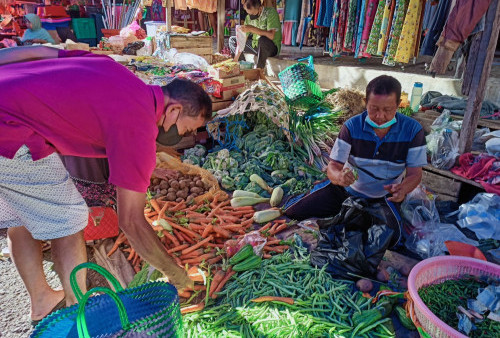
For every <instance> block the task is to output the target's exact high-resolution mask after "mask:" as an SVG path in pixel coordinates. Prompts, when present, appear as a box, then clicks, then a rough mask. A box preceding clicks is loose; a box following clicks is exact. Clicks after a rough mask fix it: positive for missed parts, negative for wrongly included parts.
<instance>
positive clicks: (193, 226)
mask: <svg viewBox="0 0 500 338" xmlns="http://www.w3.org/2000/svg"><path fill="white" fill-rule="evenodd" d="M189 228H190V229H191V230H193V231H203V230H205V227H204V226H203V225H197V224H193V223H190V224H189Z"/></svg>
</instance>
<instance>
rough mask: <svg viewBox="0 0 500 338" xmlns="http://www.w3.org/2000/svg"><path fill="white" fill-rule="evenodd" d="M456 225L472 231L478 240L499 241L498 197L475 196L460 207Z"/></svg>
mask: <svg viewBox="0 0 500 338" xmlns="http://www.w3.org/2000/svg"><path fill="white" fill-rule="evenodd" d="M457 224H458V225H459V226H460V227H462V228H467V229H469V230H471V231H473V232H474V233H475V234H476V236H477V238H478V239H488V238H493V239H497V240H500V196H498V195H496V194H488V193H480V194H477V195H476V196H475V197H474V198H473V199H472V201H470V202H469V203H466V204H462V205H461V206H460V208H459V214H458V221H457Z"/></svg>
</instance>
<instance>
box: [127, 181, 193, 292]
mask: <svg viewBox="0 0 500 338" xmlns="http://www.w3.org/2000/svg"><path fill="white" fill-rule="evenodd" d="M117 195H118V221H119V225H120V228H121V229H122V230H123V232H124V233H125V236H127V239H128V240H129V241H130V244H131V245H132V247H133V248H134V250H135V251H136V252H137V253H138V254H139V256H141V257H142V258H144V260H146V261H147V262H148V263H150V264H151V265H152V266H154V267H155V268H156V269H158V270H159V271H160V272H162V273H163V274H164V275H166V276H167V277H168V279H169V281H170V283H172V284H174V285H175V286H176V287H177V289H178V290H183V289H185V288H192V287H193V285H194V282H193V281H192V280H191V279H189V277H188V275H187V272H186V271H185V270H184V269H182V268H181V267H179V266H178V265H177V263H176V262H175V261H174V260H173V259H172V257H170V255H169V254H167V251H166V250H165V248H164V246H163V245H162V244H161V242H160V240H159V239H158V236H156V233H155V232H154V231H153V229H152V228H151V226H150V225H149V224H148V222H146V219H145V218H144V204H145V201H146V194H143V193H139V192H135V191H132V190H128V189H124V188H121V187H118V188H117Z"/></svg>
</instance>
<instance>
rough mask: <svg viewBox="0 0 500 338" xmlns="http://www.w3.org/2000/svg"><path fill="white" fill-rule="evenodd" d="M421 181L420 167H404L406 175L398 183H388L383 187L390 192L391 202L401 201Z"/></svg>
mask: <svg viewBox="0 0 500 338" xmlns="http://www.w3.org/2000/svg"><path fill="white" fill-rule="evenodd" d="M420 181H422V167H415V168H409V167H407V168H406V176H405V178H404V179H403V181H402V182H401V183H399V184H389V185H386V186H384V189H385V190H387V191H388V192H390V193H391V194H392V196H391V197H389V198H388V200H389V201H391V202H402V201H403V200H404V199H405V197H406V195H407V194H409V193H410V192H412V191H413V189H415V188H416V187H417V186H418V185H419V184H420Z"/></svg>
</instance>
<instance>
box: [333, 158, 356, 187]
mask: <svg viewBox="0 0 500 338" xmlns="http://www.w3.org/2000/svg"><path fill="white" fill-rule="evenodd" d="M326 174H327V176H328V178H329V179H330V182H332V183H333V184H335V185H339V186H341V187H348V186H350V185H351V184H353V183H354V182H355V181H356V177H355V176H354V173H353V172H352V170H351V169H349V168H344V165H343V164H342V163H338V162H335V161H331V162H330V163H329V164H328V168H327V170H326Z"/></svg>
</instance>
